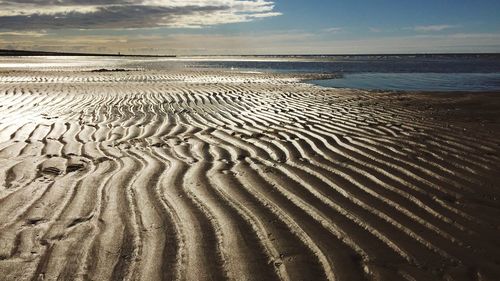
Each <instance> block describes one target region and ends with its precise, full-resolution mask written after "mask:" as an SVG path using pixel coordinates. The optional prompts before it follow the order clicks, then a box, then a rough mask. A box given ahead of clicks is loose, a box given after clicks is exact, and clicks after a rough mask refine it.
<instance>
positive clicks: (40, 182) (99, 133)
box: [0, 69, 500, 281]
mask: <svg viewBox="0 0 500 281" xmlns="http://www.w3.org/2000/svg"><path fill="white" fill-rule="evenodd" d="M310 78H313V77H308V75H300V76H297V75H295V76H294V75H291V74H264V73H251V72H246V73H244V72H236V71H233V72H232V71H224V70H208V69H206V70H196V69H191V70H176V71H174V70H172V71H168V70H163V71H160V70H156V71H155V70H144V71H76V70H75V71H2V72H1V73H0V276H1V278H0V279H1V280H2V281H14V280H15V281H19V280H33V281H34V280H37V281H38V280H40V281H41V280H44V281H46V280H95V281H101V280H200V281H202V280H256V281H262V280H300V281H305V280H311V281H312V280H314V281H318V280H348V281H351V280H382V281H384V280H424V281H429V280H464V281H466V280H492V281H494V280H500V255H499V253H500V201H499V198H500V186H499V182H500V96H499V95H498V93H446V94H444V93H426V94H423V93H387V92H386V93H383V92H370V91H360V90H347V89H346V90H343V89H331V88H321V87H318V86H313V85H310V84H307V83H304V82H303V80H304V79H310Z"/></svg>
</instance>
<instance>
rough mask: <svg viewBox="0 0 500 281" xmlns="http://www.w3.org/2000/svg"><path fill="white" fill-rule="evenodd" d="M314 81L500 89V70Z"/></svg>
mask: <svg viewBox="0 0 500 281" xmlns="http://www.w3.org/2000/svg"><path fill="white" fill-rule="evenodd" d="M311 82H312V83H314V84H316V85H320V86H324V87H333V88H355V89H364V90H393V91H500V73H353V74H346V75H344V76H343V77H341V78H338V79H328V80H316V81H311Z"/></svg>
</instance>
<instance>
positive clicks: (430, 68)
mask: <svg viewBox="0 0 500 281" xmlns="http://www.w3.org/2000/svg"><path fill="white" fill-rule="evenodd" d="M109 67H114V68H138V69H176V68H222V69H235V70H243V71H260V72H308V73H334V74H340V75H339V78H337V79H331V80H321V81H311V83H314V84H318V85H321V86H327V87H339V88H358V89H381V90H402V91H405V90H408V91H500V54H497V55H494V54H493V55H414V56H398V55H383V56H244V57H221V56H218V57H217V56H213V57H179V58H114V57H113V58H112V57H110V58H106V57H23V58H19V57H2V58H0V70H2V69H4V70H5V69H38V68H42V69H61V68H62V69H97V68H109ZM0 75H1V74H0Z"/></svg>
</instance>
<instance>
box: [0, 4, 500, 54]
mask: <svg viewBox="0 0 500 281" xmlns="http://www.w3.org/2000/svg"><path fill="white" fill-rule="evenodd" d="M498 11H500V1H499V0H418V1H416V0H103V1H96V0H90V1H83V0H36V1H29V0H0V49H22V50H40V51H71V52H99V53H118V52H121V53H124V54H175V55H210V54H213V55H224V54H227V55H231V54H363V53H364V54H367V53H368V54H384V53H448V52H452V53H457V52H459V53H461V52H500V16H499V12H498Z"/></svg>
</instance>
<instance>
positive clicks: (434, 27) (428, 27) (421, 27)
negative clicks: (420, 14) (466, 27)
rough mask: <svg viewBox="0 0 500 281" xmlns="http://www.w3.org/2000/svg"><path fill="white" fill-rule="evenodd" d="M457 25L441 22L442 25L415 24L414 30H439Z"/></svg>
mask: <svg viewBox="0 0 500 281" xmlns="http://www.w3.org/2000/svg"><path fill="white" fill-rule="evenodd" d="M456 27H457V26H456V25H449V24H441V25H419V26H415V27H414V28H413V30H415V31H417V32H437V31H443V30H446V29H450V28H456Z"/></svg>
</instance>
